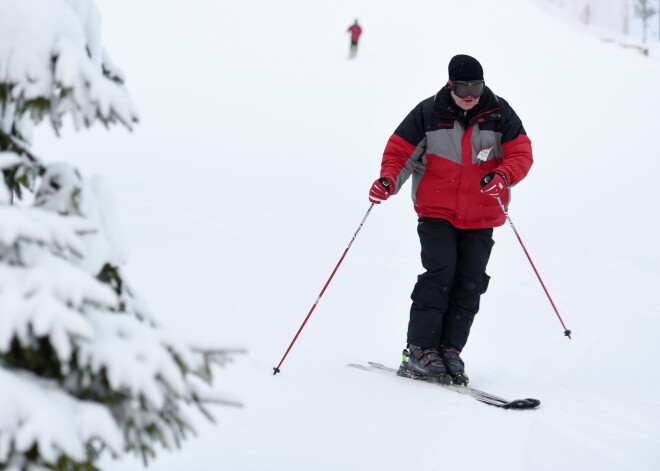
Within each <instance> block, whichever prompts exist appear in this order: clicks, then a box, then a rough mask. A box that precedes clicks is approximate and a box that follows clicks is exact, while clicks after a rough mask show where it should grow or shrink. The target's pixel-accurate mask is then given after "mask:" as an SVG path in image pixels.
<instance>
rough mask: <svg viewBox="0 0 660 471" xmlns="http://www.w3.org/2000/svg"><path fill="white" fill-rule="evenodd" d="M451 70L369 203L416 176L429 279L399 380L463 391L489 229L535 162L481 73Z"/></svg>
mask: <svg viewBox="0 0 660 471" xmlns="http://www.w3.org/2000/svg"><path fill="white" fill-rule="evenodd" d="M448 69H449V80H448V82H447V85H446V86H444V87H443V88H442V89H441V90H440V91H439V92H438V93H437V94H436V95H435V96H433V97H430V98H427V99H425V100H423V101H422V102H421V103H419V104H418V105H417V106H416V107H415V109H413V110H412V111H411V112H410V114H408V116H407V117H406V118H405V119H404V120H403V122H402V123H401V124H400V125H399V127H398V128H397V129H396V130H395V131H394V134H393V135H392V136H391V137H390V139H389V141H388V143H387V146H386V147H385V151H384V154H383V160H382V165H381V171H380V178H378V179H377V180H376V181H375V182H374V183H373V185H372V187H371V190H370V193H369V201H371V202H372V203H375V204H379V203H380V202H381V201H384V200H386V199H387V198H388V197H389V196H391V195H393V194H396V193H397V192H398V191H399V190H400V189H401V186H402V185H403V184H404V182H405V181H406V180H407V179H408V178H409V177H410V176H412V197H413V203H414V207H415V210H416V212H417V214H418V216H419V223H418V226H417V232H418V234H419V239H420V243H421V248H422V251H421V257H422V265H423V267H424V269H425V270H426V271H425V273H423V274H421V275H419V277H418V279H417V283H416V284H415V287H414V289H413V292H412V295H411V298H412V306H411V309H410V320H409V323H408V334H407V344H408V345H407V348H406V349H405V350H404V351H403V362H402V364H401V367H400V368H399V374H400V375H402V376H408V377H424V378H431V379H433V380H437V381H441V382H445V383H447V382H451V381H453V382H454V383H456V384H467V383H468V377H467V375H466V374H465V365H464V363H463V360H462V359H461V357H460V353H461V351H462V350H463V347H464V346H465V344H466V342H467V339H468V336H469V333H470V327H471V326H472V322H473V320H474V317H475V315H476V314H477V312H478V310H479V299H480V297H481V295H482V294H483V293H485V292H486V288H487V287H488V281H489V279H490V277H489V276H488V275H487V274H486V265H487V263H488V259H489V257H490V253H491V249H492V247H493V244H494V242H493V237H492V236H493V228H494V227H497V226H501V225H502V224H504V222H505V220H506V216H505V214H504V211H503V208H502V206H500V205H504V206H505V207H506V206H507V205H508V204H509V200H510V191H511V187H512V186H513V185H515V184H517V183H519V182H520V181H521V180H522V179H523V178H524V177H525V175H527V172H528V171H529V169H530V167H531V166H532V160H533V159H532V146H531V142H530V140H529V138H528V137H527V134H526V132H525V129H524V128H523V125H522V122H521V121H520V118H518V116H517V115H516V113H515V111H514V110H513V109H512V108H511V107H510V106H509V104H508V103H507V102H506V101H505V100H504V99H503V98H501V97H498V96H497V95H495V94H494V93H493V92H492V91H491V90H490V89H489V88H488V87H486V85H485V83H484V77H483V69H482V67H481V64H480V63H479V62H478V61H477V60H476V59H475V58H473V57H470V56H467V55H457V56H455V57H453V58H452V59H451V61H450V62H449V67H448Z"/></svg>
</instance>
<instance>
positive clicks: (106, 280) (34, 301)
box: [0, 0, 231, 471]
mask: <svg viewBox="0 0 660 471" xmlns="http://www.w3.org/2000/svg"><path fill="white" fill-rule="evenodd" d="M66 116H68V117H70V118H71V119H72V122H73V123H74V125H75V126H76V127H77V128H80V127H88V126H91V125H92V124H93V123H95V122H96V121H100V122H102V123H103V124H105V125H106V126H109V125H111V124H116V123H121V124H123V125H124V126H127V127H129V128H130V127H131V126H132V124H133V123H134V122H136V121H137V115H136V112H135V111H134V107H133V105H132V103H131V101H130V99H129V97H128V94H127V92H126V89H125V88H124V85H123V79H122V75H121V73H120V72H119V71H118V70H117V69H116V67H115V66H114V65H113V64H112V62H111V61H110V60H109V57H108V55H107V53H106V52H105V50H104V49H103V47H102V45H101V41H100V14H99V12H98V10H97V8H96V5H95V4H94V2H93V0H0V170H1V171H2V174H3V177H4V180H3V183H0V469H6V470H11V471H37V470H39V471H41V470H46V469H48V470H62V471H64V470H66V471H78V470H86V471H89V470H95V469H97V467H96V465H95V463H96V462H97V459H98V458H99V456H100V454H101V452H103V451H104V450H109V452H110V453H112V454H113V455H114V456H119V455H121V454H123V453H126V452H135V453H136V454H138V455H140V456H142V457H143V459H144V460H145V462H146V461H147V460H148V459H149V458H151V457H153V456H154V455H155V452H156V451H155V450H156V447H157V446H158V445H161V446H164V447H166V448H172V447H175V446H178V445H179V444H180V443H181V441H182V440H183V439H184V438H185V437H186V436H187V434H188V433H189V432H191V431H192V425H191V421H190V419H189V417H188V415H187V411H188V409H189V408H191V407H197V408H199V410H201V411H202V413H203V414H204V415H206V416H207V417H209V418H211V416H210V414H209V413H208V411H207V410H206V409H205V407H204V405H205V404H207V403H209V402H221V403H223V402H224V403H230V402H229V401H225V400H223V398H222V397H217V394H214V393H213V391H212V389H211V387H210V382H211V380H212V365H213V364H216V363H217V364H223V363H224V362H225V361H227V360H229V358H230V355H231V352H228V351H223V350H216V351H213V350H209V349H207V348H195V347H193V346H190V345H188V344H185V343H183V342H182V341H180V340H178V339H177V338H176V336H174V335H172V334H170V333H169V332H167V331H166V330H165V329H163V328H161V327H159V326H158V325H157V324H156V322H155V321H154V319H153V317H152V316H151V315H150V314H149V313H148V311H147V309H146V307H145V305H144V303H143V302H142V301H141V300H140V298H139V297H138V296H137V295H136V293H135V292H134V291H133V289H132V288H131V286H130V284H129V283H128V281H127V280H126V279H125V276H123V274H122V271H121V266H122V265H123V264H124V263H125V256H124V251H123V249H122V243H121V237H120V231H119V230H118V228H117V222H116V219H115V218H114V217H113V208H112V204H111V203H112V200H111V198H110V197H109V193H108V190H107V189H106V188H105V186H104V185H103V183H102V181H101V180H100V178H94V179H92V180H91V181H89V182H88V181H85V180H84V179H83V178H82V177H81V175H80V173H79V172H78V171H77V170H76V169H75V168H73V167H72V166H71V165H68V164H66V163H55V164H53V163H51V164H47V163H46V162H44V161H43V160H42V159H41V158H39V157H37V156H35V155H34V154H33V153H32V151H31V146H30V143H31V141H32V129H33V126H35V125H37V124H39V123H40V122H42V121H44V120H48V121H49V122H50V124H51V126H52V127H53V128H54V129H55V131H56V132H57V131H58V130H59V129H60V127H61V126H62V120H63V118H64V117H66Z"/></svg>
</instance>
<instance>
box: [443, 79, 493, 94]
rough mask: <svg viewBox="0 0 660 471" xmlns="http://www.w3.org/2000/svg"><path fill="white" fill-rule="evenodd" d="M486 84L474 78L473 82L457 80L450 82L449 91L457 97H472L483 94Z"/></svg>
mask: <svg viewBox="0 0 660 471" xmlns="http://www.w3.org/2000/svg"><path fill="white" fill-rule="evenodd" d="M485 89H486V85H485V84H484V81H483V80H475V81H474V82H464V81H461V80H457V81H455V82H452V83H451V91H452V92H454V94H455V95H456V96H457V97H459V98H466V97H469V96H471V97H474V98H479V97H480V96H481V95H483V93H484V90H485Z"/></svg>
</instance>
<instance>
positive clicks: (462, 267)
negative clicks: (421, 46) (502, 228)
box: [408, 218, 494, 350]
mask: <svg viewBox="0 0 660 471" xmlns="http://www.w3.org/2000/svg"><path fill="white" fill-rule="evenodd" d="M417 233H418V234H419V241H420V243H421V246H422V266H423V267H424V269H425V270H426V272H425V273H423V274H421V275H419V276H418V277H417V283H416V284H415V288H414V289H413V292H412V295H411V296H410V297H411V299H412V307H411V308H410V322H409V323H408V343H409V344H412V345H417V346H418V347H427V348H428V347H435V348H438V347H440V346H441V345H446V346H452V347H454V348H457V349H458V350H462V349H463V347H464V346H465V343H466V342H467V339H468V336H469V335H470V327H471V326H472V322H473V321H474V316H475V315H476V314H477V312H478V311H479V298H480V297H481V295H482V294H483V293H485V292H486V289H487V288H488V280H489V279H490V277H489V276H488V275H487V274H486V265H487V264H488V259H489V258H490V253H491V249H492V248H493V244H494V241H493V229H457V228H455V227H454V226H452V225H451V224H450V223H449V222H448V221H446V220H444V219H437V218H422V219H420V220H419V223H418V226H417Z"/></svg>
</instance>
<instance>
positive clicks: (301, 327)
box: [273, 203, 374, 375]
mask: <svg viewBox="0 0 660 471" xmlns="http://www.w3.org/2000/svg"><path fill="white" fill-rule="evenodd" d="M373 208H374V203H371V206H369V209H368V210H367V214H365V215H364V218H362V222H361V223H360V225H359V226H358V228H357V231H355V234H353V238H352V239H351V241H350V242H349V243H348V246H347V247H346V250H344V253H343V255H342V256H341V258H340V259H339V262H337V265H336V266H335V269H334V270H332V273H331V274H330V278H328V281H326V282H325V286H323V289H322V290H321V294H319V297H318V298H316V301H315V302H314V304H313V305H312V308H311V309H310V310H309V313H307V317H305V320H304V321H303V323H302V324H301V325H300V328H299V329H298V332H296V335H295V337H293V340H292V341H291V343H290V344H289V348H287V349H286V352H284V356H283V357H282V359H281V360H280V363H279V364H278V365H277V366H276V367H275V368H273V374H274V375H276V374H277V373H279V372H280V367H281V366H282V363H284V359H285V358H286V357H287V355H288V354H289V352H290V351H291V347H293V344H294V343H296V340H298V336H299V335H300V332H302V330H303V328H304V327H305V324H307V321H308V320H309V318H310V316H311V315H312V312H314V309H316V306H318V304H319V301H321V297H322V296H323V293H325V290H326V289H327V288H328V285H329V284H330V282H331V281H332V278H333V277H334V276H335V273H337V270H338V269H339V265H341V262H343V261H344V258H346V254H347V253H348V250H349V249H350V248H351V245H353V242H354V241H355V238H356V237H357V235H358V232H360V229H362V226H363V225H364V221H366V220H367V217H368V216H369V213H370V212H371V210H372V209H373Z"/></svg>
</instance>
